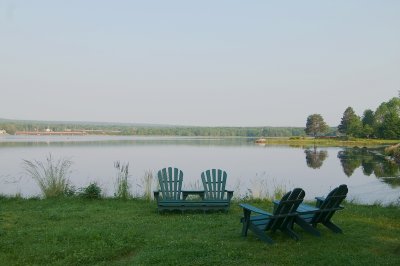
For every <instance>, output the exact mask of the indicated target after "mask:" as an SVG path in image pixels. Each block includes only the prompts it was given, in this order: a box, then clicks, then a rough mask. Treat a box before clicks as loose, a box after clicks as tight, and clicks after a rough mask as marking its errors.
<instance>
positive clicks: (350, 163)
mask: <svg viewBox="0 0 400 266" xmlns="http://www.w3.org/2000/svg"><path fill="white" fill-rule="evenodd" d="M378 154H379V153H378ZM337 157H338V158H339V160H340V163H341V165H342V167H343V172H344V173H345V175H346V176H348V177H350V176H351V175H353V173H354V171H355V170H356V169H357V168H359V167H361V168H362V171H363V174H364V175H366V176H370V175H372V174H374V175H375V176H376V177H377V178H379V179H380V180H382V181H383V182H385V183H387V184H389V185H390V186H391V187H392V188H396V187H400V167H399V165H398V164H396V163H395V162H392V161H389V160H386V159H385V158H383V156H380V155H377V153H376V151H374V150H369V149H367V148H346V149H344V150H342V151H339V152H338V155H337Z"/></svg>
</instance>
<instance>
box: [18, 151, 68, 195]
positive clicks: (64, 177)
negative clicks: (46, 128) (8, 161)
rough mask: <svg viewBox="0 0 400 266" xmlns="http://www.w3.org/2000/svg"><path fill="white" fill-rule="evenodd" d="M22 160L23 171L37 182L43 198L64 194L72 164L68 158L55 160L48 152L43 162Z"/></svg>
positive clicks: (66, 189)
mask: <svg viewBox="0 0 400 266" xmlns="http://www.w3.org/2000/svg"><path fill="white" fill-rule="evenodd" d="M23 162H24V168H25V171H26V172H27V173H28V174H29V175H30V176H31V177H32V178H33V179H34V180H35V181H36V182H37V183H38V185H39V187H40V190H41V191H42V193H43V195H44V197H45V198H54V197H60V196H65V195H66V194H67V193H68V190H69V187H70V185H69V180H68V175H69V173H70V167H71V165H72V162H71V161H70V160H68V159H65V158H61V159H58V160H55V159H54V158H53V156H52V155H51V153H50V154H49V155H48V156H47V157H46V161H45V162H44V163H43V162H41V161H36V160H34V161H29V160H25V159H24V160H23Z"/></svg>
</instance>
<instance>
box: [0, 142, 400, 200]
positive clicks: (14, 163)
mask: <svg viewBox="0 0 400 266" xmlns="http://www.w3.org/2000/svg"><path fill="white" fill-rule="evenodd" d="M49 153H51V154H52V155H53V157H55V158H69V159H71V160H72V161H73V165H72V172H71V174H70V181H71V183H72V184H73V185H74V186H75V187H76V188H79V187H84V186H87V185H88V184H89V183H90V182H94V181H95V182H97V183H98V184H99V185H100V186H101V187H102V188H103V191H104V193H105V194H106V195H113V193H114V188H115V179H116V178H115V176H116V170H115V168H114V162H115V161H117V160H119V161H121V162H125V163H129V170H130V178H129V180H130V183H131V192H132V193H134V194H136V195H141V194H142V193H143V185H144V182H143V176H144V173H145V171H148V170H150V171H152V172H153V175H154V176H156V172H157V170H159V169H161V168H163V167H168V166H175V167H178V168H180V169H181V170H182V171H183V173H184V187H185V188H187V189H196V188H200V187H201V186H200V174H201V172H202V171H204V170H207V169H211V168H221V169H224V170H225V171H226V172H227V173H228V181H227V187H228V188H229V189H232V190H234V191H235V195H236V196H237V197H239V196H240V197H243V196H246V195H247V196H251V195H252V196H255V197H264V196H265V195H267V194H269V195H271V194H272V193H273V191H274V190H275V189H276V188H284V189H286V190H290V189H292V188H294V187H302V188H303V189H304V190H305V191H306V199H309V200H312V199H313V198H314V197H315V196H322V195H326V194H327V192H329V190H330V189H332V188H334V187H336V186H338V185H340V184H347V185H348V187H349V196H348V199H349V200H354V201H356V202H359V203H365V204H372V203H375V202H380V203H383V204H388V203H391V202H398V201H399V197H400V170H399V166H398V165H393V164H390V163H388V162H386V161H382V160H381V159H379V158H376V157H375V156H373V155H371V154H370V153H368V152H365V151H363V150H360V149H348V148H342V147H308V148H306V147H290V146H273V145H272V146H269V145H267V146H264V145H261V146H260V145H256V144H254V142H253V140H249V139H237V138H223V139H221V138H215V139H213V138H182V137H111V136H80V137H77V136H74V137H65V136H63V137H61V136H1V137H0V194H3V195H16V194H21V195H22V196H24V197H31V196H37V195H40V189H39V187H38V186H37V185H36V183H35V182H34V180H32V178H31V177H29V176H28V175H27V174H26V173H25V172H24V170H23V163H22V161H23V159H27V160H40V161H44V160H45V159H46V156H47V155H48V154H49ZM153 187H154V188H156V182H154V183H153Z"/></svg>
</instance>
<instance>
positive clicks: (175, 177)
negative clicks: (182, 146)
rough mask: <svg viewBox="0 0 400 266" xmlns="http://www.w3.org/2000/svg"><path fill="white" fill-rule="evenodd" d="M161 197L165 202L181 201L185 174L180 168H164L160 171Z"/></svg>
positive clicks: (158, 174)
mask: <svg viewBox="0 0 400 266" xmlns="http://www.w3.org/2000/svg"><path fill="white" fill-rule="evenodd" d="M157 176H158V183H159V184H160V191H161V197H162V199H164V200H180V199H181V194H182V181H183V172H182V171H181V170H179V169H178V168H172V167H168V168H163V169H161V170H159V171H158V173H157Z"/></svg>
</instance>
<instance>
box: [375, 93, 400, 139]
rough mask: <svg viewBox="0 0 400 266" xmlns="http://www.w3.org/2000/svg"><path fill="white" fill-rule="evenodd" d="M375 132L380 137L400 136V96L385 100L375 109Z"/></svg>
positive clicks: (392, 137)
mask: <svg viewBox="0 0 400 266" xmlns="http://www.w3.org/2000/svg"><path fill="white" fill-rule="evenodd" d="M374 118H375V119H374V133H375V135H376V136H377V137H378V138H385V139H399V138H400V98H397V97H394V98H392V99H391V100H390V101H388V102H383V103H382V104H381V105H380V106H379V107H378V108H377V109H376V111H375V116H374Z"/></svg>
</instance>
